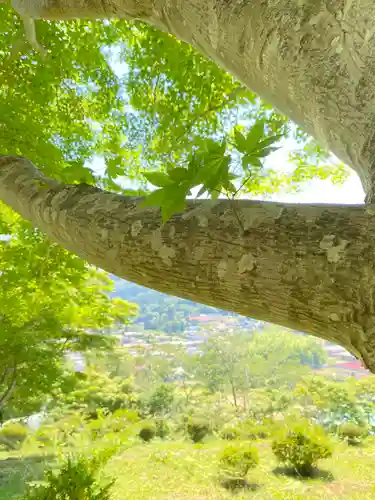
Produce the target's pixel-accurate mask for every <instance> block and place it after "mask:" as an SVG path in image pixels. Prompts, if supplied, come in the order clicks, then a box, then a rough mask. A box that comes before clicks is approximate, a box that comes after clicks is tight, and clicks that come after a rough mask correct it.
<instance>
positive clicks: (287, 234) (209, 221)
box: [0, 157, 375, 370]
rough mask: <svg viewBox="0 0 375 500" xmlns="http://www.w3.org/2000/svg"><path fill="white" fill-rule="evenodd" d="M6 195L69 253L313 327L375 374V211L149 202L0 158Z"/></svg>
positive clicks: (189, 294) (130, 276)
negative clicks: (169, 211)
mask: <svg viewBox="0 0 375 500" xmlns="http://www.w3.org/2000/svg"><path fill="white" fill-rule="evenodd" d="M0 198H1V199H2V200H4V201H5V202H6V203H8V204H9V205H10V206H12V207H13V208H14V209H15V210H16V211H17V212H19V213H20V214H21V215H22V216H23V217H25V218H27V219H30V220H31V221H33V222H34V223H35V224H36V225H37V226H38V227H40V228H41V229H42V230H43V231H45V232H46V233H47V235H48V236H50V237H51V238H52V239H53V240H55V241H57V242H58V243H60V244H61V245H62V246H64V247H65V248H67V249H68V250H70V251H72V252H74V253H76V254H77V255H80V256H81V257H83V258H84V259H87V260H88V261H89V262H91V263H92V264H95V265H97V266H99V267H101V268H103V269H105V270H107V271H110V272H112V273H114V274H116V275H117V276H120V277H122V278H125V279H127V280H130V281H134V282H136V283H138V284H140V285H144V286H147V287H150V288H154V289H157V290H160V291H162V292H166V293H169V294H174V295H178V296H180V297H184V298H187V299H191V300H194V301H198V302H203V303H206V304H209V305H212V306H216V307H220V308H222V309H227V310H231V311H234V312H236V313H239V314H244V315H247V316H250V317H253V318H259V319H261V320H265V321H269V322H272V323H277V324H280V325H284V326H286V327H290V328H294V329H297V330H301V331H305V332H309V333H313V334H315V335H317V336H320V337H322V338H325V339H329V340H332V341H335V342H338V343H339V344H341V345H343V346H344V347H346V348H347V349H348V350H350V351H351V352H352V353H354V354H355V355H357V356H359V357H360V358H362V359H363V360H364V362H365V364H366V365H367V366H368V367H370V368H371V369H373V370H375V322H374V319H375V302H374V301H375V288H374V285H375V218H374V216H373V214H374V212H375V207H374V206H372V205H360V206H350V207H346V206H337V205H333V206H329V205H312V206H309V205H298V204H296V205H291V204H290V205H289V204H288V205H287V204H282V203H262V202H257V201H243V200H241V201H236V202H231V201H228V200H222V201H217V202H211V201H209V200H206V201H190V202H189V203H188V208H187V210H186V211H185V212H184V213H183V214H176V215H175V216H174V217H173V218H172V219H171V220H170V221H169V222H168V223H167V224H164V225H163V224H162V223H161V217H160V211H159V210H158V209H156V208H155V209H154V208H150V207H147V208H142V207H141V206H140V203H141V199H140V198H133V197H123V196H120V195H117V194H112V193H108V192H103V191H101V190H100V189H97V188H93V187H90V186H86V185H61V184H59V183H58V182H57V181H55V180H50V179H47V178H45V177H43V176H42V175H41V174H40V172H39V171H38V170H36V169H35V167H34V166H33V165H32V164H31V163H30V162H29V161H28V160H25V159H22V158H16V157H0Z"/></svg>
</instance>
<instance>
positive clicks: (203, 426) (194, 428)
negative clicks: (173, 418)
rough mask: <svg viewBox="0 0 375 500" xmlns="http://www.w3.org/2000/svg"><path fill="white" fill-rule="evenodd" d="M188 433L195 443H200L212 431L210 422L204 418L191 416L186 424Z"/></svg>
mask: <svg viewBox="0 0 375 500" xmlns="http://www.w3.org/2000/svg"><path fill="white" fill-rule="evenodd" d="M186 430H187V433H188V435H189V437H190V439H191V440H192V441H194V443H200V442H201V441H203V439H204V438H205V437H206V435H207V434H208V433H209V431H210V425H209V423H208V422H207V421H206V420H204V419H202V418H197V417H195V418H191V419H190V420H189V421H188V423H187V426H186Z"/></svg>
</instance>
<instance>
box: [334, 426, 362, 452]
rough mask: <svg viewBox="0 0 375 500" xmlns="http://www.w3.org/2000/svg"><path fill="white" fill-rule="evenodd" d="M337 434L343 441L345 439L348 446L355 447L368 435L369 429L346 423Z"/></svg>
mask: <svg viewBox="0 0 375 500" xmlns="http://www.w3.org/2000/svg"><path fill="white" fill-rule="evenodd" d="M337 433H338V435H339V436H340V437H341V438H342V439H345V440H346V441H347V443H348V444H350V445H352V446H355V445H358V444H360V443H361V442H362V440H363V439H364V438H365V437H366V436H367V435H368V429H367V427H363V426H360V425H358V424H355V423H354V422H345V423H344V424H341V425H340V426H339V428H338V430H337Z"/></svg>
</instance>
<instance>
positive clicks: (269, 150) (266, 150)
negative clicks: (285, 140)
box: [254, 148, 280, 158]
mask: <svg viewBox="0 0 375 500" xmlns="http://www.w3.org/2000/svg"><path fill="white" fill-rule="evenodd" d="M278 149H280V148H264V149H262V150H260V151H256V152H254V154H256V155H257V156H258V157H260V158H264V157H266V156H268V155H269V154H271V153H274V152H275V151H277V150H278Z"/></svg>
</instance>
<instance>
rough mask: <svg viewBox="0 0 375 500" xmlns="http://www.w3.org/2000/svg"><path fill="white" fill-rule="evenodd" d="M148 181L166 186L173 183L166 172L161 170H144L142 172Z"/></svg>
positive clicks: (158, 185) (159, 185)
mask: <svg viewBox="0 0 375 500" xmlns="http://www.w3.org/2000/svg"><path fill="white" fill-rule="evenodd" d="M143 175H144V176H145V177H146V179H147V180H148V182H150V183H151V184H153V185H154V186H157V187H166V186H169V185H171V184H173V182H172V180H171V179H170V178H169V177H168V175H167V174H164V173H163V172H144V174H143Z"/></svg>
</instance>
